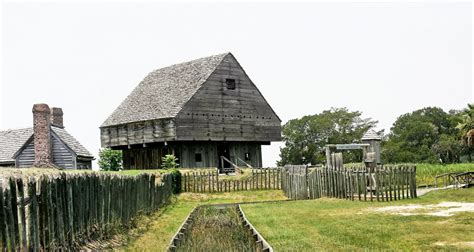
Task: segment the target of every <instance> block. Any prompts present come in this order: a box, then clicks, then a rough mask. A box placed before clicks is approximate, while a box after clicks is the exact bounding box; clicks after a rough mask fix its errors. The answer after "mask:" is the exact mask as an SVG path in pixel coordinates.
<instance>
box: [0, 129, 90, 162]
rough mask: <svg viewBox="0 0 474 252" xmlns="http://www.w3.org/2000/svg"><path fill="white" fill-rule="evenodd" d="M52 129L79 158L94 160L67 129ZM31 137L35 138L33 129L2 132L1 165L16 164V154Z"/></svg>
mask: <svg viewBox="0 0 474 252" xmlns="http://www.w3.org/2000/svg"><path fill="white" fill-rule="evenodd" d="M51 129H52V131H53V132H54V133H55V134H56V135H57V136H58V137H59V139H60V140H61V141H62V142H63V143H64V144H65V145H66V146H67V147H69V148H70V149H71V150H72V151H73V152H74V153H75V154H76V155H77V156H81V157H90V158H93V156H92V154H91V153H90V152H89V151H88V150H87V149H86V148H85V147H84V146H82V144H81V143H79V141H77V140H76V139H75V138H74V137H73V136H72V135H71V134H69V132H67V131H66V130H65V129H63V128H58V127H55V126H51ZM31 136H33V128H32V127H30V128H23V129H11V130H3V131H0V163H14V162H15V159H14V155H15V153H16V152H17V151H18V150H19V149H21V148H22V147H23V146H24V145H25V144H26V143H27V142H28V140H29V139H30V138H31Z"/></svg>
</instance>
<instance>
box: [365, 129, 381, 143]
mask: <svg viewBox="0 0 474 252" xmlns="http://www.w3.org/2000/svg"><path fill="white" fill-rule="evenodd" d="M361 140H382V137H381V136H379V134H377V132H375V130H373V129H370V130H368V131H367V132H365V134H364V135H363V136H362V138H361Z"/></svg>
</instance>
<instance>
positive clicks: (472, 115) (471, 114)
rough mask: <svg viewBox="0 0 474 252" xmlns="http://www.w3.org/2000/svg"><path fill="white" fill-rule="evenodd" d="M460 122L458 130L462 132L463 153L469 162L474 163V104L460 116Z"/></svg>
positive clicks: (468, 106)
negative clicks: (473, 159)
mask: <svg viewBox="0 0 474 252" xmlns="http://www.w3.org/2000/svg"><path fill="white" fill-rule="evenodd" d="M458 116H459V121H458V125H457V126H456V128H457V129H458V130H459V131H460V136H461V143H462V145H463V153H464V154H466V155H467V157H468V160H469V162H472V157H471V155H472V152H473V151H474V104H467V108H465V109H464V110H463V111H462V112H460V113H459V114H458Z"/></svg>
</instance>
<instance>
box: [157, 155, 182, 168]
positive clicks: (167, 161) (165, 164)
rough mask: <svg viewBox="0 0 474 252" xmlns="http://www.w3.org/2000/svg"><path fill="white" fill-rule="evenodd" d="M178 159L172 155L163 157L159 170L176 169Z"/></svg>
mask: <svg viewBox="0 0 474 252" xmlns="http://www.w3.org/2000/svg"><path fill="white" fill-rule="evenodd" d="M178 166H179V164H178V159H177V158H176V157H175V156H174V155H172V154H168V155H165V156H164V157H163V160H162V164H161V168H163V169H173V168H178Z"/></svg>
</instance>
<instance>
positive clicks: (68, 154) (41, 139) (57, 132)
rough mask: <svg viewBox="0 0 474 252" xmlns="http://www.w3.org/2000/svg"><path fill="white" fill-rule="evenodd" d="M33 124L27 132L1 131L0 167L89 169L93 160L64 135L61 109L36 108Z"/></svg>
mask: <svg viewBox="0 0 474 252" xmlns="http://www.w3.org/2000/svg"><path fill="white" fill-rule="evenodd" d="M37 108H40V109H37ZM33 122H34V123H33V127H30V128H23V129H11V130H2V131H0V167H18V168H29V167H58V168H63V169H92V160H93V159H94V157H93V156H92V154H91V153H90V152H89V151H88V150H87V149H86V148H85V147H84V146H83V145H82V144H81V143H79V141H77V140H76V139H75V138H74V137H73V136H72V135H71V134H69V132H67V131H66V129H65V128H64V125H63V112H62V109H61V108H52V109H51V110H50V109H49V107H48V106H47V105H46V104H36V105H35V106H34V107H33Z"/></svg>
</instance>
